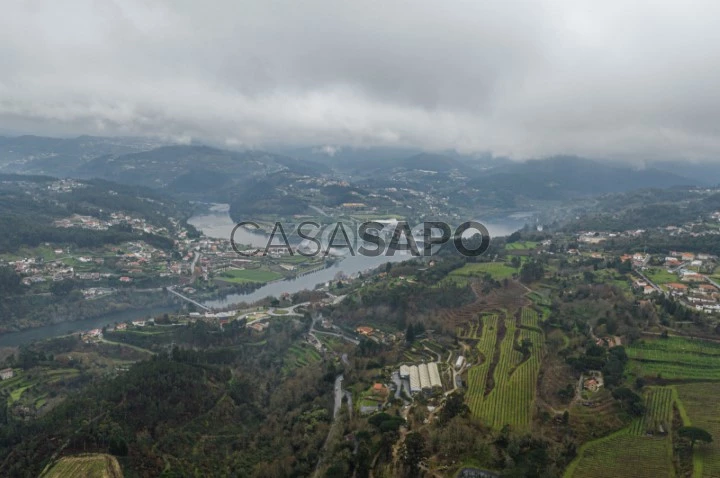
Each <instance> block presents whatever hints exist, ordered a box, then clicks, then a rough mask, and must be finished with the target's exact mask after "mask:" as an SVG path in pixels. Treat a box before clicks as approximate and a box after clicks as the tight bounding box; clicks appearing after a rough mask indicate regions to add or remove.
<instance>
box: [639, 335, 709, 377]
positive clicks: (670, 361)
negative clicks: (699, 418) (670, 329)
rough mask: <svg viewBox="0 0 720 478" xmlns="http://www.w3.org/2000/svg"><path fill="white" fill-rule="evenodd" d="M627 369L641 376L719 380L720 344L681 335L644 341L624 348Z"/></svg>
mask: <svg viewBox="0 0 720 478" xmlns="http://www.w3.org/2000/svg"><path fill="white" fill-rule="evenodd" d="M626 351H627V354H628V357H629V358H630V359H632V361H631V364H630V369H631V370H632V372H633V373H634V374H635V375H638V376H644V377H657V376H658V375H660V376H661V377H663V378H668V379H676V378H689V379H707V380H720V344H717V343H714V342H704V341H700V340H690V339H685V338H682V337H669V338H667V339H661V338H658V339H652V340H645V341H643V342H642V343H635V344H633V345H631V346H630V347H627V348H626Z"/></svg>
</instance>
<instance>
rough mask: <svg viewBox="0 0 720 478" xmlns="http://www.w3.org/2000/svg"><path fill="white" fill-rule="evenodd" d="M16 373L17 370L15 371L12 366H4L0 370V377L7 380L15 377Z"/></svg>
mask: <svg viewBox="0 0 720 478" xmlns="http://www.w3.org/2000/svg"><path fill="white" fill-rule="evenodd" d="M14 375H15V372H13V369H11V368H4V369H2V370H0V379H2V380H7V379H9V378H13V376H14Z"/></svg>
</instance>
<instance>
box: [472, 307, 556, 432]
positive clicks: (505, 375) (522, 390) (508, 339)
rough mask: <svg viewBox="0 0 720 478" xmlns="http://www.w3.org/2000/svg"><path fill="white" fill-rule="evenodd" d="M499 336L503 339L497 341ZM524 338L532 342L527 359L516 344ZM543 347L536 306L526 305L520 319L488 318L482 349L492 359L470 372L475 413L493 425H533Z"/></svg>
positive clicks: (485, 319)
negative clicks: (532, 307)
mask: <svg viewBox="0 0 720 478" xmlns="http://www.w3.org/2000/svg"><path fill="white" fill-rule="evenodd" d="M499 320H502V321H503V323H502V324H500V323H499ZM517 322H519V324H518V323H517ZM503 326H504V327H503ZM499 335H501V336H502V341H501V342H500V343H497V340H498V336H499ZM524 339H528V340H530V342H531V346H530V354H529V356H528V357H527V358H526V359H525V358H524V357H523V354H522V353H521V352H520V351H519V350H518V348H517V347H516V345H519V344H520V343H521V342H522V341H523V340H524ZM543 347H544V336H543V333H542V331H541V329H540V328H539V327H538V316H537V313H536V312H535V311H533V310H532V309H528V308H523V309H522V313H521V316H520V320H519V321H517V320H516V319H515V318H512V317H507V316H506V317H504V318H503V319H499V318H498V317H497V316H493V317H492V318H490V317H488V318H484V319H483V330H482V336H481V339H480V341H479V342H478V350H479V351H480V353H481V354H482V355H483V356H484V357H486V358H488V359H489V360H486V361H485V362H483V363H482V364H481V365H480V366H477V367H473V368H471V369H470V371H469V372H468V392H467V397H468V406H469V407H470V410H471V411H472V413H473V415H475V416H477V417H479V418H481V419H483V421H484V422H485V423H487V424H488V425H490V426H492V427H493V428H502V427H503V426H504V425H506V424H507V425H510V426H512V427H513V428H515V429H527V428H529V426H530V422H531V419H532V407H533V403H534V401H535V393H536V385H537V376H538V372H539V370H540V362H541V361H542V353H543Z"/></svg>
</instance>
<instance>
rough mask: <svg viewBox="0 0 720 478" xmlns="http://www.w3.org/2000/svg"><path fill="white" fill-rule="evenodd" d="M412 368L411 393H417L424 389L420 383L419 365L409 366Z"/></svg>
mask: <svg viewBox="0 0 720 478" xmlns="http://www.w3.org/2000/svg"><path fill="white" fill-rule="evenodd" d="M409 369H410V393H417V392H419V391H421V390H422V386H421V385H420V373H419V371H418V367H417V365H413V366H412V367H409Z"/></svg>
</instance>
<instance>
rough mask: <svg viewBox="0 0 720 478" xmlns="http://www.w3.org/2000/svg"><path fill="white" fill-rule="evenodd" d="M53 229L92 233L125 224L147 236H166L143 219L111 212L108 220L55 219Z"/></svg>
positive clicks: (161, 228) (88, 217) (91, 217)
mask: <svg viewBox="0 0 720 478" xmlns="http://www.w3.org/2000/svg"><path fill="white" fill-rule="evenodd" d="M53 224H54V225H55V227H63V228H70V227H78V228H80V229H90V230H94V231H105V230H107V229H108V228H110V227H111V226H116V225H119V224H127V225H129V226H130V227H132V228H133V230H135V231H143V232H147V233H148V234H166V233H167V229H166V228H164V227H156V226H153V225H152V224H150V223H148V222H147V221H146V220H145V219H143V218H138V217H133V216H130V215H128V214H124V213H121V212H113V213H111V214H110V217H109V218H108V219H99V218H97V217H93V216H81V215H80V214H73V215H72V216H70V217H66V218H63V219H57V220H56V221H54V223H53Z"/></svg>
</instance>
